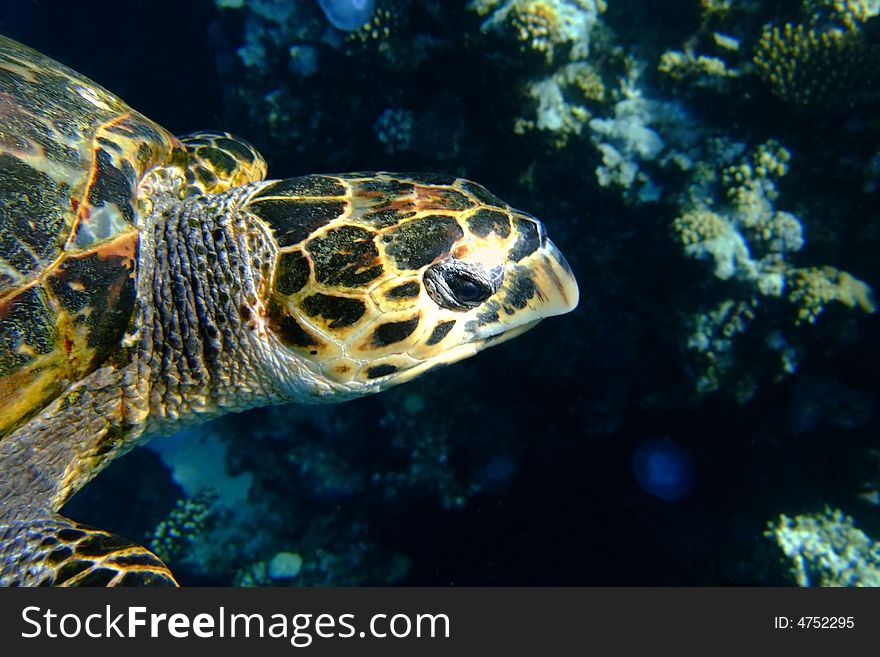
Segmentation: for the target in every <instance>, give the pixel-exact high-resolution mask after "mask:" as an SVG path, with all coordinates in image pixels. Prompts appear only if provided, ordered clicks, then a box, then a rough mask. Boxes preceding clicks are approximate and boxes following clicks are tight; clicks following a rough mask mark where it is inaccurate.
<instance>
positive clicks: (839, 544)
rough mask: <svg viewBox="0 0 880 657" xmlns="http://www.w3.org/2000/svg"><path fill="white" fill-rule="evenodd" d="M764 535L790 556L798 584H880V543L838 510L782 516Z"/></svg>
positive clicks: (793, 573) (769, 526)
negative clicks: (791, 516)
mask: <svg viewBox="0 0 880 657" xmlns="http://www.w3.org/2000/svg"><path fill="white" fill-rule="evenodd" d="M764 535H765V536H767V537H768V538H771V539H773V540H775V541H776V544H777V545H778V546H779V547H780V549H781V550H782V551H783V552H784V553H785V556H786V557H788V558H789V559H791V562H792V564H791V567H790V573H791V575H792V577H793V578H794V580H795V581H796V582H797V583H798V585H799V586H880V543H878V542H876V541H874V540H872V539H871V538H870V537H868V536H867V535H866V534H865V533H864V532H863V531H861V530H860V529H858V528H857V527H856V526H855V524H854V523H853V519H852V518H850V517H849V516H847V515H844V513H843V512H842V511H840V510H839V509H834V510H832V509H830V508H827V507H826V508H825V510H824V512H822V513H816V514H804V515H798V516H795V517H794V518H789V517H788V516H785V515H781V516H779V519H778V520H777V521H776V522H771V523H769V525H768V529H767V531H766V532H765V533H764Z"/></svg>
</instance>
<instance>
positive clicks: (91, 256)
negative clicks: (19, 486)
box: [0, 37, 185, 438]
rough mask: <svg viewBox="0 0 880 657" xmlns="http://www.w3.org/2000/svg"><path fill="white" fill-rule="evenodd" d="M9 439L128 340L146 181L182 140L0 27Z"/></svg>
mask: <svg viewBox="0 0 880 657" xmlns="http://www.w3.org/2000/svg"><path fill="white" fill-rule="evenodd" d="M0 99H2V100H0V104H2V105H3V107H2V109H0V111H2V113H3V117H4V121H3V126H4V129H3V132H2V133H0V406H2V408H3V413H2V414H0V438H2V436H4V435H5V434H7V433H8V432H9V431H11V430H12V429H13V428H15V427H16V426H18V425H19V424H20V423H21V422H23V421H24V420H25V419H27V418H28V417H30V416H32V415H33V414H34V413H35V412H37V411H38V410H39V409H40V408H42V407H43V406H45V405H46V404H47V403H48V402H49V401H50V400H51V399H53V398H54V397H55V396H57V395H58V394H59V392H60V391H61V390H62V389H63V388H64V387H66V386H67V385H69V383H71V382H73V381H77V380H78V379H80V378H82V377H83V376H84V375H85V374H86V373H88V372H89V371H91V370H93V369H94V368H95V367H96V366H97V365H98V364H100V363H101V362H102V361H103V360H104V358H106V356H107V355H108V353H109V352H110V350H111V349H112V348H113V347H114V346H115V345H117V344H118V342H119V340H120V339H121V337H122V335H123V333H124V331H125V328H126V326H127V325H128V323H129V320H130V318H131V314H132V312H133V310H134V305H135V287H134V281H135V268H136V257H137V249H138V221H137V218H138V212H139V207H138V205H139V185H140V182H141V180H142V179H143V178H144V176H145V175H147V173H148V172H150V171H151V170H153V169H154V168H156V167H157V166H160V165H162V164H174V163H175V162H177V163H183V162H184V161H185V154H184V151H183V149H182V148H181V146H180V144H179V142H178V141H177V140H176V139H175V138H174V137H173V136H171V135H170V134H168V133H167V132H165V131H164V130H162V129H161V128H160V127H158V126H157V125H155V124H154V123H152V122H151V121H149V120H148V119H146V118H145V117H143V116H141V115H140V114H138V113H137V112H134V111H133V110H131V109H130V108H128V107H127V106H126V105H125V104H124V103H123V102H122V101H120V100H119V99H118V98H116V97H115V96H113V95H112V94H110V93H109V92H107V91H105V90H104V89H102V88H101V87H99V86H98V85H95V84H94V83H92V82H91V81H89V80H87V79H86V78H83V77H82V76H80V75H78V74H77V73H75V72H73V71H71V70H70V69H68V68H65V67H64V66H61V65H59V64H57V63H56V62H54V61H52V60H50V59H48V58H47V57H45V56H43V55H41V54H39V53H37V52H35V51H33V50H30V49H28V48H26V47H24V46H21V45H20V44H18V43H15V42H14V41H11V40H9V39H6V38H3V37H0Z"/></svg>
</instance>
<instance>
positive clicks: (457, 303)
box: [424, 260, 502, 310]
mask: <svg viewBox="0 0 880 657" xmlns="http://www.w3.org/2000/svg"><path fill="white" fill-rule="evenodd" d="M493 273H495V272H493ZM501 278H502V274H501V273H500V272H498V273H497V275H494V276H487V275H485V274H484V273H483V272H482V271H480V270H479V268H477V267H474V266H472V265H467V264H465V263H462V262H458V261H455V260H452V261H447V262H441V263H438V264H436V265H433V266H431V267H428V269H426V270H425V278H424V280H425V289H427V291H428V295H429V296H430V297H431V298H432V299H433V300H434V301H435V302H436V303H437V305H438V306H440V307H441V308H448V309H449V310H470V309H471V308H476V307H477V306H479V305H480V304H481V303H483V302H484V301H485V300H486V299H488V298H489V297H491V296H492V295H493V294H495V292H497V291H498V287H499V286H500V284H501Z"/></svg>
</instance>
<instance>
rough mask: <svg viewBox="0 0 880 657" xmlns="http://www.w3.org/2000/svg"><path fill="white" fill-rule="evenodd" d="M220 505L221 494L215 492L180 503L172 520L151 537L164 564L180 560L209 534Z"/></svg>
mask: <svg viewBox="0 0 880 657" xmlns="http://www.w3.org/2000/svg"><path fill="white" fill-rule="evenodd" d="M216 502H217V493H215V492H214V491H213V490H211V489H205V490H203V491H202V492H201V493H199V494H198V495H196V496H195V497H187V498H184V499H180V500H177V502H176V503H175V505H174V508H173V509H172V510H171V512H170V513H169V514H168V517H167V518H165V519H164V520H163V521H162V522H160V523H159V524H158V525H157V526H156V528H155V529H154V530H153V533H152V535H151V536H150V537H149V543H148V545H149V547H150V549H151V550H152V551H153V552H155V553H156V555H158V556H159V558H160V559H163V560H164V561H169V560H171V559H176V558H178V557H180V556H181V554H182V553H183V552H184V551H185V550H186V549H187V548H188V547H189V546H190V545H192V543H193V542H194V541H196V540H198V537H199V534H201V533H202V532H203V531H204V530H205V528H206V526H207V523H208V521H209V519H210V518H211V515H212V514H213V513H214V504H215V503H216Z"/></svg>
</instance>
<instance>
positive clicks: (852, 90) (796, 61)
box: [754, 23, 880, 111]
mask: <svg viewBox="0 0 880 657" xmlns="http://www.w3.org/2000/svg"><path fill="white" fill-rule="evenodd" d="M754 62H755V65H756V67H757V71H758V75H759V76H760V77H761V79H763V80H764V81H765V82H766V83H767V84H768V85H769V86H770V88H771V90H772V91H773V93H774V94H776V95H777V96H779V97H780V98H782V99H783V100H785V101H787V102H789V103H793V104H795V105H799V106H802V107H805V108H813V111H822V110H827V109H829V108H834V107H837V106H843V107H849V106H851V105H852V104H854V103H855V102H857V100H858V97H859V96H861V95H862V94H864V93H865V92H870V91H871V90H870V89H868V90H866V89H865V80H866V77H867V75H868V74H869V72H871V71H873V70H875V67H876V65H877V64H878V62H880V59H878V58H877V49H876V48H875V47H873V46H872V45H869V44H868V43H866V40H865V38H864V37H863V36H862V35H861V33H860V32H858V31H856V30H854V29H850V30H840V29H835V28H831V29H825V30H820V29H818V28H814V27H808V26H805V25H792V24H791V23H786V24H785V25H783V26H782V27H781V28H780V27H777V26H773V27H770V26H768V27H767V28H765V29H764V32H763V33H762V34H761V38H760V40H759V41H758V44H757V45H756V46H755V54H754Z"/></svg>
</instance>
